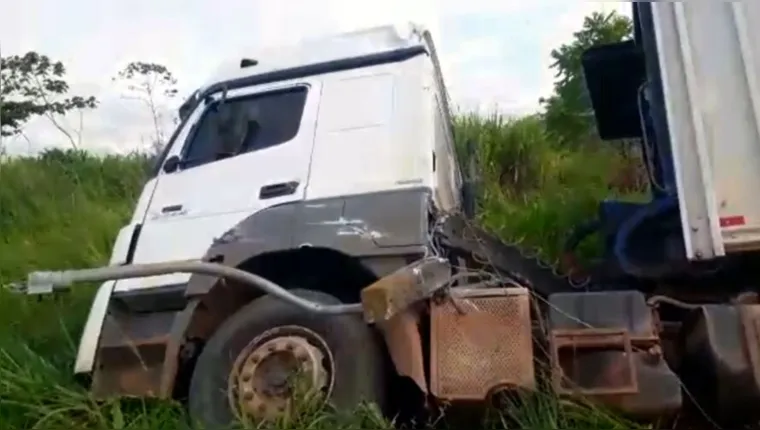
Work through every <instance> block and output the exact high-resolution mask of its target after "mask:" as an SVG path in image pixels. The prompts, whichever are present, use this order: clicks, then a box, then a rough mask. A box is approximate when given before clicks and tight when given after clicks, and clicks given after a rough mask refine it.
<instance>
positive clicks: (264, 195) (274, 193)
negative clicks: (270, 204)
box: [259, 181, 299, 200]
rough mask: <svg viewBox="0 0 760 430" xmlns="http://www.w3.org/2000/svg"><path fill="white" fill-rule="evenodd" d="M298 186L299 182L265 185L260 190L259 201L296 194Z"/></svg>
mask: <svg viewBox="0 0 760 430" xmlns="http://www.w3.org/2000/svg"><path fill="white" fill-rule="evenodd" d="M298 185H299V182H298V181H290V182H281V183H279V184H271V185H264V186H263V187H261V188H260V189H259V199H260V200H265V199H272V198H275V197H282V196H287V195H290V194H295V192H296V190H297V189H298Z"/></svg>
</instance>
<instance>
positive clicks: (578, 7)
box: [0, 0, 630, 152]
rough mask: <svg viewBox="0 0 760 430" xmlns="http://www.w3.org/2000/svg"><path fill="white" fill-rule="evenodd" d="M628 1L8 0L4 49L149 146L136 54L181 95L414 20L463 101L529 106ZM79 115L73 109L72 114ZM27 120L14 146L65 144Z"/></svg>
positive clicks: (113, 132)
mask: <svg viewBox="0 0 760 430" xmlns="http://www.w3.org/2000/svg"><path fill="white" fill-rule="evenodd" d="M629 8H630V5H629V4H625V3H620V2H609V1H608V2H591V1H582V0H277V1H275V0H247V1H243V0H129V1H119V0H105V1H97V0H0V50H1V52H2V55H3V56H7V55H13V54H23V53H24V52H26V51H30V50H34V51H38V52H40V53H44V54H47V55H49V56H50V57H52V58H54V59H56V60H60V61H62V62H63V63H64V64H65V65H66V67H67V69H68V80H69V82H70V84H71V86H72V92H73V93H78V94H81V95H94V96H96V97H97V98H98V99H99V100H100V102H101V104H100V107H99V108H98V109H97V110H95V111H92V112H90V113H88V114H87V115H86V116H85V117H84V127H83V142H84V144H85V145H86V146H87V147H88V148H92V149H94V150H98V151H103V150H106V151H120V152H122V151H128V150H130V149H134V148H137V147H140V146H141V145H145V142H146V141H147V140H148V139H149V136H150V134H151V130H152V126H151V121H150V117H149V115H148V112H147V110H146V109H145V107H144V106H142V105H140V104H139V103H137V102H134V101H130V100H125V99H124V98H123V97H122V96H121V95H120V90H119V89H118V88H116V87H115V86H114V84H113V83H112V82H111V78H112V77H113V76H114V75H115V74H116V73H117V72H118V71H119V70H120V69H121V68H122V67H123V66H124V65H126V64H127V63H128V62H130V61H135V60H140V61H148V62H157V63H161V64H164V65H166V66H167V67H168V68H169V69H170V70H171V71H172V72H173V73H174V75H175V76H176V77H177V78H178V80H179V84H180V85H179V90H180V97H178V98H177V102H176V103H175V105H176V104H179V102H180V101H181V99H182V98H183V97H184V96H186V95H187V94H189V93H190V92H192V90H194V89H195V88H196V87H197V86H199V85H200V84H201V83H203V82H204V81H205V80H206V78H207V77H208V75H209V74H210V73H211V72H213V70H215V69H216V67H217V66H218V64H219V63H221V62H222V61H224V60H225V59H229V58H238V57H240V56H242V55H244V53H245V52H246V50H252V49H255V48H256V47H258V46H272V45H276V44H280V43H294V42H297V41H298V40H299V39H301V38H303V37H313V36H318V35H321V34H325V33H332V32H339V31H349V30H355V29H358V28H366V27H371V26H375V25H381V24H388V23H404V22H408V21H414V22H417V23H420V24H423V25H425V26H426V27H428V28H429V29H430V30H431V31H432V33H433V37H434V39H435V41H436V44H437V45H438V50H439V51H440V52H439V55H440V56H441V61H442V63H443V68H444V74H445V78H446V81H447V84H448V87H449V91H450V93H451V96H452V98H453V99H454V102H455V103H456V104H457V105H458V106H459V107H460V108H462V109H481V110H492V109H494V108H498V109H499V110H501V111H503V112H506V113H523V112H529V111H531V110H534V109H535V108H536V106H537V101H538V98H539V97H540V96H542V95H546V94H547V93H549V92H550V90H551V82H552V73H551V71H550V70H549V64H550V58H549V52H550V51H551V49H552V48H554V47H556V46H558V45H559V44H561V43H562V42H564V41H566V40H568V39H569V38H570V36H571V35H572V33H573V31H575V30H577V29H578V28H579V26H580V25H581V23H582V20H583V17H584V16H585V15H587V14H588V13H590V12H591V11H593V10H605V11H609V10H618V11H623V12H624V13H626V14H628V9H629ZM175 107H176V106H167V109H173V108H175ZM78 123H79V120H78V118H68V119H67V121H66V124H65V125H66V126H67V127H72V128H77V127H78ZM25 131H26V135H27V136H28V138H29V141H26V140H24V139H19V138H16V139H13V140H6V141H5V145H6V147H7V149H9V150H10V151H12V152H27V151H29V150H35V149H37V148H39V147H43V146H48V145H59V146H66V145H67V143H66V142H67V140H66V139H65V138H64V137H63V136H62V135H61V134H60V132H58V131H56V130H55V129H54V128H53V127H52V126H51V125H50V124H49V123H48V122H47V121H46V120H45V119H37V120H34V121H32V122H30V123H29V124H28V125H27V127H26V128H25ZM30 142H31V143H30Z"/></svg>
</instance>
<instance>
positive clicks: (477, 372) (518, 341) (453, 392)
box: [430, 288, 535, 400]
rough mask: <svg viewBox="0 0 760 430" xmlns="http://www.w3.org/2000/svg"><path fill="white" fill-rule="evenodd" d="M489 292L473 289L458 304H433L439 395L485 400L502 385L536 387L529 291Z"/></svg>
mask: <svg viewBox="0 0 760 430" xmlns="http://www.w3.org/2000/svg"><path fill="white" fill-rule="evenodd" d="M487 294H488V296H484V291H483V290H472V293H470V294H467V293H464V294H461V296H460V297H459V298H457V299H455V301H456V303H457V305H456V306H455V305H454V304H452V303H451V302H448V301H447V302H445V303H442V304H440V305H433V306H432V310H431V369H430V371H431V388H432V392H433V394H434V395H436V396H437V397H440V398H444V399H452V400H453V399H461V400H481V399H485V398H486V397H487V396H488V394H489V392H490V391H491V390H492V389H494V388H498V387H508V388H522V389H529V390H530V389H533V388H534V387H535V375H534V369H533V344H532V338H531V321H530V299H529V296H528V294H527V291H523V290H522V289H516V288H504V289H489V290H487ZM476 295H477V296H476ZM457 308H459V310H458V309H457ZM460 311H463V312H464V314H462V313H460Z"/></svg>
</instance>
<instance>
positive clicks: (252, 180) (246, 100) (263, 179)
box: [116, 81, 320, 290]
mask: <svg viewBox="0 0 760 430" xmlns="http://www.w3.org/2000/svg"><path fill="white" fill-rule="evenodd" d="M319 85H320V84H319V82H308V81H306V82H297V83H291V84H283V83H278V84H272V85H265V86H256V87H248V88H241V89H236V90H231V91H229V92H228V93H227V94H226V96H225V97H224V98H223V99H222V95H221V94H217V95H215V96H213V98H212V99H207V100H206V101H205V102H202V103H201V104H200V105H199V106H198V107H197V108H196V109H195V111H194V112H193V113H192V114H191V117H190V119H189V121H187V125H186V126H185V129H184V130H182V131H181V132H180V133H179V134H178V136H177V139H176V141H175V142H174V144H173V147H172V148H170V150H169V152H168V153H167V157H166V160H165V162H164V164H163V168H162V170H161V171H160V172H159V174H158V177H157V183H156V187H155V190H154V192H153V197H152V199H151V201H150V203H149V204H148V208H147V211H146V213H145V218H144V221H143V225H142V229H141V232H140V235H139V240H138V242H137V245H136V248H135V252H134V257H133V260H132V262H133V263H153V262H160V261H169V260H183V259H197V258H201V257H202V256H203V255H204V254H205V252H206V250H207V249H208V248H209V246H210V245H211V244H212V242H213V240H214V239H215V238H218V237H219V236H221V235H222V234H223V233H224V232H225V231H227V230H229V229H230V228H231V227H233V226H234V225H235V224H237V223H238V222H240V221H241V220H243V219H244V218H246V217H248V216H249V215H251V214H253V213H255V212H257V211H260V210H262V209H265V208H267V207H270V206H274V205H279V204H282V203H288V202H292V201H298V200H302V199H303V197H304V189H305V188H306V181H307V178H308V171H309V164H310V159H311V152H312V146H313V137H314V129H315V123H316V120H317V112H318V104H319V93H320V91H319ZM189 276H190V275H189V274H171V275H162V276H156V277H151V278H142V279H129V280H124V281H120V282H119V283H118V284H117V286H116V290H132V289H139V288H146V287H152V286H158V285H175V284H182V283H185V282H187V280H188V279H189Z"/></svg>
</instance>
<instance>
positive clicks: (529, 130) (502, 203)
mask: <svg viewBox="0 0 760 430" xmlns="http://www.w3.org/2000/svg"><path fill="white" fill-rule="evenodd" d="M455 125H456V138H457V141H458V142H459V143H462V142H465V141H467V140H470V141H473V142H477V145H476V153H475V157H476V160H477V163H478V165H479V166H480V175H481V184H482V192H483V194H482V200H481V202H480V205H481V210H480V218H481V222H482V223H483V224H484V225H485V226H486V227H487V228H489V229H491V230H493V231H495V232H497V233H498V234H500V235H501V236H502V237H503V238H504V239H505V240H507V241H513V242H518V241H519V242H522V243H523V244H524V245H525V246H529V247H536V248H538V249H539V250H540V252H541V254H542V255H543V256H544V257H545V258H546V259H548V260H550V261H554V260H556V258H557V256H558V253H559V249H560V248H559V246H560V244H561V241H562V238H563V235H564V234H565V233H566V232H567V231H568V230H569V229H570V228H571V227H572V226H573V225H574V224H575V223H576V222H578V221H580V220H583V219H585V218H587V217H589V216H593V215H594V213H595V210H596V204H597V203H598V201H599V200H601V199H603V198H606V197H609V196H610V195H615V194H620V192H619V191H618V190H617V189H616V188H615V181H616V177H617V176H618V175H619V172H621V171H625V170H626V168H627V166H629V165H630V164H631V161H630V160H629V159H628V158H627V157H625V156H623V155H621V152H620V151H618V150H616V149H615V148H609V147H606V146H603V145H596V144H589V145H586V146H580V148H581V149H577V148H578V146H576V147H574V148H576V149H572V150H571V149H565V148H562V147H560V146H558V144H557V143H556V142H554V141H552V139H551V138H550V136H549V135H548V134H547V133H546V132H545V130H544V128H543V125H542V123H541V120H540V118H538V117H525V118H521V119H515V120H508V119H504V118H501V117H498V116H492V117H487V118H484V117H480V116H474V115H470V116H461V117H459V118H457V120H456V124H455ZM146 161H147V160H146V158H145V157H143V156H139V155H132V156H126V157H123V156H119V157H117V156H110V157H96V156H93V155H89V154H87V153H83V152H72V151H49V152H47V153H45V154H43V155H42V156H41V157H39V158H15V159H5V160H3V161H0V285H3V284H7V283H9V282H13V281H17V280H21V279H23V277H24V276H25V274H26V273H27V272H28V271H30V270H34V269H41V268H53V269H55V268H67V267H82V266H93V265H98V264H103V263H105V262H106V260H107V258H108V254H109V252H110V246H111V244H112V241H113V239H114V235H115V233H116V231H117V229H118V228H120V226H121V225H122V224H123V223H124V222H125V221H126V220H127V218H128V217H129V215H130V212H131V209H132V205H133V203H134V202H135V200H136V198H137V195H138V193H139V192H140V189H141V186H142V182H143V180H144V178H145V174H146V171H147V162H146ZM77 291H79V292H77V293H74V294H72V295H67V296H63V297H54V298H52V299H45V300H43V301H39V302H38V301H34V300H29V299H27V298H21V297H16V296H12V295H10V294H7V293H4V292H2V291H0V428H2V429H5V430H13V429H28V428H45V429H49V428H63V427H64V426H65V427H68V428H81V429H122V428H123V429H126V428H131V429H145V428H170V427H173V428H177V427H179V426H180V422H181V419H182V409H181V408H180V407H179V406H178V405H175V404H151V405H148V404H144V403H141V402H137V404H135V403H129V404H126V403H123V402H118V401H114V402H110V403H105V404H96V403H95V402H94V401H93V400H91V399H90V397H89V396H88V394H87V392H86V390H85V389H84V388H82V386H81V385H80V384H77V383H76V381H74V380H73V377H72V375H71V372H70V369H71V366H72V363H73V356H74V354H75V352H76V343H77V341H78V335H79V330H80V329H81V326H82V324H83V319H84V316H85V314H86V310H87V307H88V306H89V298H90V294H91V289H87V288H85V289H81V290H77ZM530 405H532V406H523V407H521V408H518V409H514V410H511V412H510V413H511V417H510V418H511V420H509V422H512V423H513V425H515V426H516V427H518V428H535V429H539V428H540V429H549V428H631V427H630V423H624V422H622V421H621V420H619V419H617V418H614V417H611V416H608V415H605V414H602V413H588V412H583V413H578V412H577V410H568V409H566V408H560V407H559V406H558V404H557V403H556V402H555V401H554V400H551V399H549V400H547V399H546V398H543V400H541V398H540V396H539V400H538V401H534V402H530ZM312 412H313V411H312ZM307 418H308V419H307ZM503 418H504V417H503V416H502V417H499V419H496V420H491V421H492V422H491V423H490V424H489V426H490V427H493V428H505V426H506V425H507V424H506V422H507V421H504V420H503ZM357 426H359V427H363V428H390V426H391V425H390V423H388V422H384V421H383V420H382V419H380V418H378V417H377V414H376V412H374V411H373V410H372V409H371V408H369V409H367V410H363V411H359V412H357V413H355V414H353V415H351V416H348V417H346V416H345V415H336V414H321V413H313V414H311V415H309V416H308V417H306V418H304V417H302V419H299V420H296V421H292V422H290V423H284V424H283V426H282V428H314V429H327V428H330V429H339V428H357Z"/></svg>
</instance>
